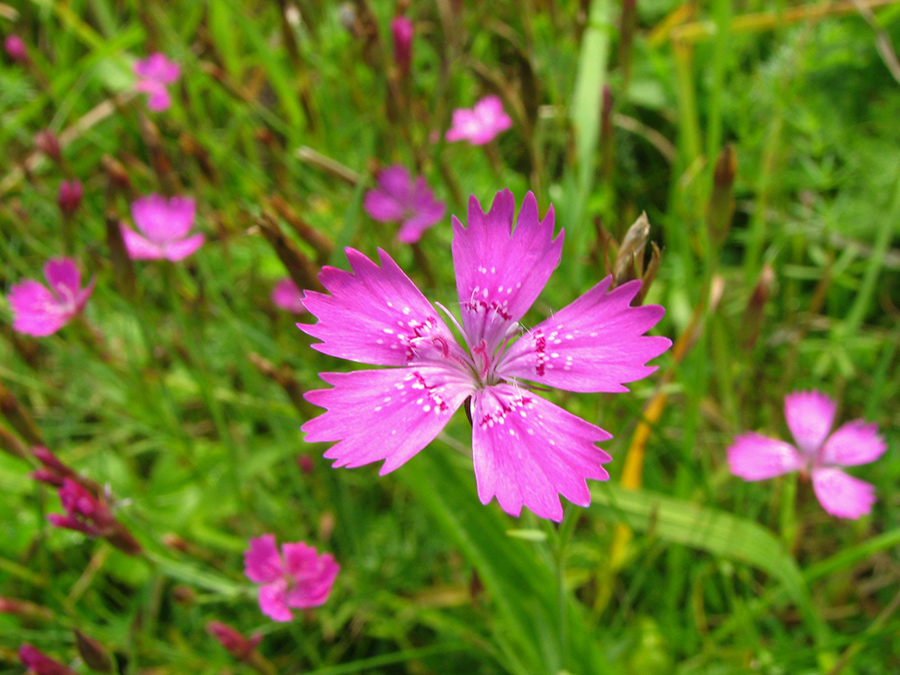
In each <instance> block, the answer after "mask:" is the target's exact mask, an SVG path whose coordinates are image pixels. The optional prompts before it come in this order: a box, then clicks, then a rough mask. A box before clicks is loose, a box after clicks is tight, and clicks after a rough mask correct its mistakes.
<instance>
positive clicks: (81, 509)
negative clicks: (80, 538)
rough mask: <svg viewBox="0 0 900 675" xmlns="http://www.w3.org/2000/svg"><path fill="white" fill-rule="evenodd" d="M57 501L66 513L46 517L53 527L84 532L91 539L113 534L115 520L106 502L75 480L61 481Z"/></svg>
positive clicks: (66, 479)
mask: <svg viewBox="0 0 900 675" xmlns="http://www.w3.org/2000/svg"><path fill="white" fill-rule="evenodd" d="M59 499H60V501H61V502H62V506H63V509H65V511H66V513H65V515H63V514H61V513H51V514H50V515H48V516H47V520H49V521H50V524H51V525H53V526H54V527H63V528H66V529H69V530H76V531H78V532H84V533H85V534H87V535H89V536H91V537H108V536H110V535H111V534H113V533H114V532H115V530H116V519H115V518H114V517H113V514H112V511H110V509H109V505H108V504H107V503H106V500H104V499H101V498H99V497H97V496H96V495H95V494H94V493H93V492H91V491H90V490H88V489H87V488H86V487H84V486H83V485H81V483H79V482H78V481H77V480H74V479H72V478H64V479H63V484H62V487H60V488H59Z"/></svg>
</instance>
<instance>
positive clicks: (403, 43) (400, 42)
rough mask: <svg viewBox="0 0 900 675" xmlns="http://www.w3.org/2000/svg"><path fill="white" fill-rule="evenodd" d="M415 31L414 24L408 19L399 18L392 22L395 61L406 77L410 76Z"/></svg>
mask: <svg viewBox="0 0 900 675" xmlns="http://www.w3.org/2000/svg"><path fill="white" fill-rule="evenodd" d="M414 31H415V27H414V26H413V22H412V20H411V19H409V18H408V17H405V16H398V17H395V18H394V20H393V21H391V34H392V36H393V38H394V60H395V61H396V62H397V66H398V67H399V68H400V72H401V73H402V74H403V76H404V77H407V76H409V69H410V64H411V61H412V39H413V33H414Z"/></svg>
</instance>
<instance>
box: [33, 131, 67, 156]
mask: <svg viewBox="0 0 900 675" xmlns="http://www.w3.org/2000/svg"><path fill="white" fill-rule="evenodd" d="M34 145H35V147H36V148H37V149H38V150H40V151H41V152H43V153H44V154H45V155H47V157H49V158H50V159H52V160H53V161H54V162H58V161H59V160H60V159H62V146H60V144H59V138H57V136H56V134H54V133H53V132H52V131H50V130H49V129H42V130H41V131H39V132H37V133H36V134H35V135H34Z"/></svg>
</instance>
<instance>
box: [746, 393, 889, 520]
mask: <svg viewBox="0 0 900 675" xmlns="http://www.w3.org/2000/svg"><path fill="white" fill-rule="evenodd" d="M836 408H837V406H836V405H835V403H834V401H833V400H832V399H830V398H829V397H828V396H826V395H825V394H823V393H821V392H818V391H798V392H794V393H793V394H788V395H787V396H786V397H785V399H784V416H785V419H786V420H787V425H788V428H789V429H790V430H791V434H792V435H793V437H794V442H795V444H796V445H791V444H790V443H786V442H785V441H781V440H778V439H777V438H771V437H769V436H763V435H762V434H758V433H755V432H750V433H746V434H741V435H740V436H738V437H737V438H735V439H734V443H733V444H732V445H731V446H730V447H729V448H728V464H729V466H730V467H731V473H733V474H734V475H735V476H739V477H741V478H743V479H744V480H750V481H755V480H765V479H766V478H774V477H775V476H781V475H782V474H786V473H790V472H792V471H799V472H800V473H801V475H803V476H804V477H811V478H812V484H813V490H814V491H815V493H816V497H817V498H818V500H819V503H820V504H821V505H822V508H823V509H825V510H826V511H827V512H828V513H830V514H831V515H833V516H838V517H840V518H860V517H861V516H864V515H866V514H867V513H869V512H870V511H871V510H872V505H873V504H874V503H875V487H874V486H873V485H871V484H869V483H866V482H865V481H861V480H859V479H857V478H853V477H852V476H850V475H848V474H847V473H845V472H844V471H842V470H841V469H839V468H838V467H843V466H856V465H858V464H868V463H869V462H874V461H875V460H876V459H878V458H879V457H881V455H883V454H884V452H885V450H887V444H886V443H885V442H884V439H883V438H882V437H881V436H879V435H878V427H877V426H876V425H875V424H866V423H865V422H864V421H863V420H853V421H852V422H847V423H846V424H844V425H842V426H841V427H839V428H838V429H837V430H836V431H835V432H834V433H832V434H830V435H829V432H830V431H831V428H832V426H833V425H834V417H835V412H836Z"/></svg>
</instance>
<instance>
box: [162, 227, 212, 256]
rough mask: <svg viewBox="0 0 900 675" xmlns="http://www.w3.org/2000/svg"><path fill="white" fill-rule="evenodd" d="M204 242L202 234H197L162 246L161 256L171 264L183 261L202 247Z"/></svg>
mask: <svg viewBox="0 0 900 675" xmlns="http://www.w3.org/2000/svg"><path fill="white" fill-rule="evenodd" d="M204 241H206V236H205V235H204V234H202V233H198V234H193V235H191V236H190V237H187V238H185V239H182V240H180V241H172V242H169V243H167V244H163V252H164V253H163V255H165V257H166V258H167V259H168V260H171V261H172V262H178V261H179V260H184V259H185V258H187V257H188V256H189V255H191V254H192V253H194V251H196V250H197V249H198V248H200V247H201V246H203V242H204Z"/></svg>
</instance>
